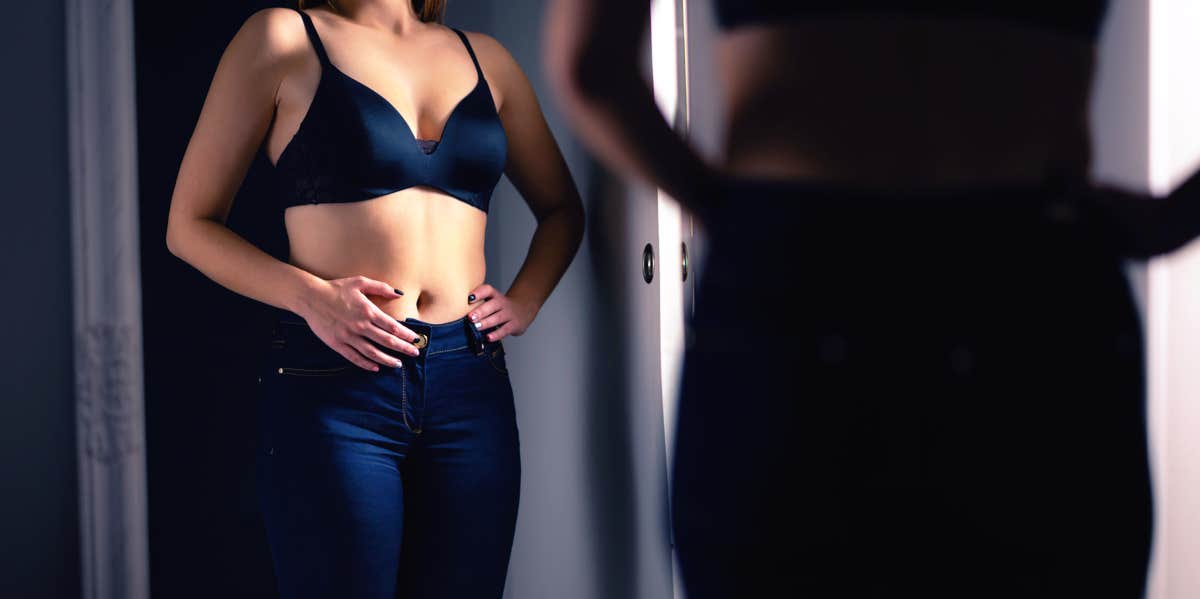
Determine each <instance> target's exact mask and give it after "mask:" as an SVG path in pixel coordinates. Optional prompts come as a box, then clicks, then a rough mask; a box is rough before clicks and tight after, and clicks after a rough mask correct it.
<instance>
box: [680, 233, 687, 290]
mask: <svg viewBox="0 0 1200 599" xmlns="http://www.w3.org/2000/svg"><path fill="white" fill-rule="evenodd" d="M680 245H682V246H683V260H682V262H683V263H682V265H681V267H682V268H683V280H684V282H687V266H688V265H687V242H686V241H685V242H683V243H681V244H680Z"/></svg>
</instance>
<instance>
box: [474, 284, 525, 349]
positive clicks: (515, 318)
mask: <svg viewBox="0 0 1200 599" xmlns="http://www.w3.org/2000/svg"><path fill="white" fill-rule="evenodd" d="M471 297H474V298H475V299H473V300H472V299H471ZM467 301H468V302H469V303H471V304H473V305H474V306H475V307H474V308H472V309H471V311H470V312H468V313H467V318H468V319H470V320H471V322H474V323H475V328H477V329H480V330H487V329H490V328H492V327H499V328H497V329H496V330H494V331H492V332H490V333H488V334H487V340H488V341H499V340H500V339H503V338H504V337H506V336H508V335H513V336H520V335H521V334H522V333H524V332H525V329H527V328H529V325H530V324H531V323H532V322H533V319H534V317H535V316H537V307H536V306H532V305H529V304H527V303H525V302H521V301H518V300H515V299H513V298H510V297H508V296H507V295H504V294H503V293H500V291H499V290H497V289H496V288H495V287H492V286H491V285H488V284H487V283H484V284H482V285H480V286H479V287H476V288H475V290H474V291H472V292H471V296H469V297H468V298H467Z"/></svg>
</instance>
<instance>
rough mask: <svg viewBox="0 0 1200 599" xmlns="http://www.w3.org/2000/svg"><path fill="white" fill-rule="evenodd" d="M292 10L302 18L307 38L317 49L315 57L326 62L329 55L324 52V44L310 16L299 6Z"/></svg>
mask: <svg viewBox="0 0 1200 599" xmlns="http://www.w3.org/2000/svg"><path fill="white" fill-rule="evenodd" d="M293 10H295V11H296V12H298V13H300V18H301V19H303V20H304V30H305V31H307V32H308V39H309V41H310V42H312V45H313V49H314V50H316V51H317V58H320V59H321V63H322V64H328V63H329V56H328V55H327V54H325V45H324V44H322V43H321V36H319V35H317V28H316V27H314V26H313V22H312V17H310V16H308V13H306V12H304V11H303V10H300V9H299V8H294V7H293Z"/></svg>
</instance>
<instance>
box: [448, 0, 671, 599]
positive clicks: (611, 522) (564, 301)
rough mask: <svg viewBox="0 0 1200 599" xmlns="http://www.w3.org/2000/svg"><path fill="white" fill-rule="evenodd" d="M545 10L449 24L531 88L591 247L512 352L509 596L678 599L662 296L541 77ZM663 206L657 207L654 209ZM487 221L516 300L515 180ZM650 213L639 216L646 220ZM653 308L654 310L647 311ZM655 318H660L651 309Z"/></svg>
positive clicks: (504, 11)
mask: <svg viewBox="0 0 1200 599" xmlns="http://www.w3.org/2000/svg"><path fill="white" fill-rule="evenodd" d="M544 4H545V3H544V2H541V1H537V0H511V1H506V2H504V3H499V4H498V3H495V2H488V1H486V0H455V1H454V2H451V3H449V5H448V13H447V16H446V20H447V22H448V23H450V24H453V25H455V26H456V27H459V28H462V29H466V30H475V31H481V32H484V33H487V34H489V35H492V36H493V37H495V38H496V39H498V40H499V41H500V42H501V43H502V44H503V45H504V46H505V47H506V48H507V49H508V50H509V52H511V53H512V55H513V56H514V57H515V58H516V60H517V62H518V63H519V64H520V65H521V67H522V69H523V70H524V71H525V72H526V74H527V75H528V76H529V79H530V80H531V82H532V83H533V86H534V88H535V90H536V92H537V95H538V98H539V99H540V101H541V106H542V109H543V111H544V112H545V114H546V118H547V121H548V122H549V124H550V128H551V130H552V131H553V132H554V135H555V138H556V140H557V141H558V143H559V146H560V148H561V150H562V152H563V154H564V156H565V157H566V160H567V164H568V166H569V168H570V169H571V173H572V175H573V176H574V178H575V181H576V184H577V185H578V187H579V190H580V193H581V194H582V195H583V197H584V203H585V205H586V206H587V212H588V233H587V237H586V238H585V240H584V244H583V247H582V248H581V249H580V252H579V254H578V256H577V257H576V258H575V261H574V263H573V264H572V266H571V268H570V269H569V270H568V271H567V274H566V276H565V277H564V278H563V280H562V282H561V283H560V284H559V286H558V288H557V289H556V290H555V292H554V295H553V296H551V298H550V300H549V301H548V302H547V303H546V305H545V306H544V307H543V308H542V311H541V313H540V315H539V316H538V319H537V321H536V322H535V323H534V325H533V326H532V327H531V328H530V330H529V331H528V332H527V333H526V334H525V335H523V336H521V337H515V338H510V339H508V340H506V341H505V346H506V348H507V349H508V352H509V365H510V372H511V373H512V379H513V386H514V388H515V390H516V394H517V416H518V424H519V427H520V430H521V453H522V464H523V468H524V472H523V480H522V489H521V508H520V513H519V515H518V522H517V535H516V540H515V542H514V547H513V559H512V563H511V566H510V568H509V581H508V588H507V593H506V597H509V598H518V597H519V598H520V599H542V598H545V599H556V598H559V597H570V598H572V599H588V598H593V597H594V598H604V599H608V598H613V597H620V598H622V599H625V598H629V599H637V598H646V599H651V598H660V597H661V598H665V597H669V596H671V586H670V584H671V578H670V577H671V570H670V558H669V553H668V547H667V545H666V542H667V536H666V535H667V531H666V512H665V510H666V486H665V485H666V482H665V455H664V439H663V424H662V423H663V416H662V405H661V403H660V401H659V399H658V394H657V388H658V387H657V385H658V384H659V381H658V379H657V377H656V376H655V375H654V374H653V373H650V372H649V370H647V369H646V368H644V366H645V365H646V363H647V361H649V360H654V363H653V370H654V372H657V368H658V364H657V355H655V354H656V353H657V343H656V342H654V340H653V338H655V337H657V320H656V319H657V317H656V311H657V304H656V303H653V302H655V301H656V300H655V298H656V297H657V295H656V294H655V289H654V288H653V287H652V286H647V285H646V284H645V283H643V282H642V280H641V270H640V259H641V246H642V244H644V241H640V240H641V239H642V238H643V237H645V236H649V238H650V239H653V234H654V231H655V229H654V226H655V225H654V223H653V222H644V221H642V220H640V219H639V218H638V215H640V214H642V210H641V209H640V208H644V207H645V205H641V204H637V203H638V202H653V201H654V200H653V198H654V196H653V193H652V192H651V191H650V190H647V189H626V188H623V187H622V185H620V184H618V183H617V181H616V180H615V179H614V178H613V177H611V176H610V175H609V174H608V173H606V172H604V171H603V170H602V169H601V168H600V167H598V166H597V165H596V164H595V163H594V162H593V161H592V160H591V159H590V158H589V156H588V155H587V154H586V152H585V151H584V149H583V147H582V146H581V145H580V144H579V143H578V142H577V141H576V140H575V139H574V137H573V136H572V134H571V130H570V128H569V126H568V124H567V122H566V121H565V120H564V118H563V117H562V116H561V115H560V113H559V111H558V108H557V105H556V101H555V99H554V98H553V97H552V96H551V95H550V92H549V89H548V86H547V84H546V82H545V78H544V76H543V74H542V65H541V51H540V43H541V37H542V36H541V24H542V15H543V12H544ZM648 205H650V206H653V204H648ZM491 206H492V208H491V211H490V213H489V216H488V218H489V225H488V239H487V257H488V266H489V272H488V280H489V282H491V283H492V284H495V285H497V286H498V287H500V288H501V289H505V288H507V285H508V284H509V283H510V282H511V280H512V277H513V276H514V275H515V274H516V272H517V269H518V268H519V267H520V265H521V262H522V261H523V260H524V257H525V254H526V251H527V249H528V244H529V238H530V236H531V235H532V234H533V230H534V221H533V219H532V217H531V215H530V213H529V211H528V209H527V208H526V207H525V205H524V203H523V201H522V200H521V198H520V196H519V194H517V192H516V190H515V189H513V187H512V186H511V184H509V183H508V181H507V179H505V180H504V181H502V182H501V184H500V186H499V187H498V188H497V190H496V193H495V195H494V197H493V200H492V204H491ZM639 207H640V208H639ZM648 302H650V303H648ZM646 306H650V307H651V308H652V310H651V311H647V310H643V309H642V308H645V307H646Z"/></svg>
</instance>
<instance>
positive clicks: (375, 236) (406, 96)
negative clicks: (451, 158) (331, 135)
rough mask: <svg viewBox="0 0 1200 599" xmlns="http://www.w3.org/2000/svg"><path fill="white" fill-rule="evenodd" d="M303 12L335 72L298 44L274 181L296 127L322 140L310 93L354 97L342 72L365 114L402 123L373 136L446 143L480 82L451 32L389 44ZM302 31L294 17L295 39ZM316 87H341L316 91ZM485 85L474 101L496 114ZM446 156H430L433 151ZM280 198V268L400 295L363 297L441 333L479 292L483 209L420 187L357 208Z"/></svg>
mask: <svg viewBox="0 0 1200 599" xmlns="http://www.w3.org/2000/svg"><path fill="white" fill-rule="evenodd" d="M305 12H306V13H307V14H308V15H310V18H311V19H312V21H313V23H314V26H315V28H316V30H317V31H318V32H319V33H317V35H319V41H320V42H321V43H322V49H323V50H324V52H325V53H326V55H327V57H328V61H331V62H332V63H333V64H334V65H335V67H334V68H336V70H337V71H341V73H337V72H334V68H330V67H328V66H327V64H328V63H324V62H323V60H322V58H321V57H320V56H319V55H318V54H317V53H316V51H315V47H314V46H313V45H311V44H313V42H312V41H311V40H310V39H309V38H307V37H303V38H301V40H302V41H303V43H304V44H305V45H306V46H307V47H306V51H304V52H301V53H299V54H300V55H299V56H298V58H297V59H296V60H295V61H294V62H295V64H294V68H293V70H292V71H291V72H289V74H288V75H287V76H285V78H284V80H283V82H282V83H281V85H280V88H279V91H278V103H277V106H276V116H275V120H274V121H273V123H272V127H271V129H270V130H269V131H268V134H267V141H266V146H265V152H266V155H267V158H268V160H269V161H270V162H271V164H272V165H276V167H277V170H278V164H279V160H280V157H281V156H282V155H284V154H285V151H286V152H288V153H291V152H292V148H290V147H289V146H290V145H292V144H294V143H296V139H298V136H297V133H298V131H300V130H301V129H300V127H301V124H302V123H304V127H305V128H310V129H319V126H313V125H310V124H309V123H306V122H305V120H306V118H307V119H312V118H314V117H317V116H321V117H325V116H327V114H326V113H318V112H315V111H313V107H315V106H318V101H317V94H318V91H319V93H321V94H328V95H335V94H339V93H342V92H343V91H344V90H345V88H347V87H349V86H350V85H355V86H357V84H354V83H353V82H350V83H347V79H346V78H345V77H342V76H341V75H342V73H344V75H345V76H348V77H349V78H352V79H353V80H355V81H357V82H361V84H362V86H365V87H366V88H370V90H371V91H365V88H363V87H361V86H359V89H357V90H355V93H358V94H360V98H365V99H369V100H371V101H372V102H374V105H373V106H371V107H372V108H373V109H375V110H378V111H382V113H386V114H387V115H388V116H389V117H397V118H398V117H401V116H402V117H403V118H404V123H401V122H400V121H399V120H396V118H391V119H390V120H387V121H384V120H381V119H379V118H376V120H375V123H376V124H378V125H379V126H378V127H375V128H377V129H381V131H375V132H373V133H372V135H376V136H379V135H384V136H387V135H391V134H393V133H394V134H395V135H397V136H401V137H403V138H404V139H403V140H402V141H404V142H415V141H417V140H423V139H439V138H441V139H442V140H443V141H445V138H446V137H447V130H448V129H449V125H450V120H449V117H450V116H453V113H454V112H455V111H456V110H458V108H459V103H461V101H462V100H463V99H464V98H466V97H467V96H466V95H465V94H468V93H471V92H468V90H472V89H473V88H472V85H474V84H476V82H477V75H476V69H475V67H474V65H473V63H472V60H471V58H470V56H469V54H468V50H466V49H465V48H464V44H463V42H462V41H460V40H459V39H457V37H456V36H455V34H454V33H452V32H450V31H448V30H445V29H444V28H440V26H434V25H426V26H425V27H428V28H427V29H417V30H415V31H413V32H410V33H406V34H405V35H403V36H400V38H401V39H398V36H397V35H395V34H390V33H384V32H379V31H376V30H372V29H370V28H367V27H363V26H358V25H355V24H353V23H350V22H348V21H346V20H345V19H342V18H341V17H337V16H333V15H330V14H328V12H327V11H324V10H308V11H305ZM300 27H301V25H300V19H299V18H298V19H297V31H300ZM301 35H304V34H303V33H301ZM322 77H328V81H327V82H326V83H331V82H334V81H337V82H338V85H340V86H341V87H340V88H337V89H336V91H334V88H333V87H327V88H323V89H320V90H319V89H318V88H319V85H322V82H321V79H322ZM484 85H486V86H487V88H486V89H483V88H481V89H480V90H475V91H480V93H482V94H483V97H485V98H493V97H494V98H495V102H496V106H489V109H497V110H498V106H499V103H500V98H499V95H498V94H494V92H492V89H494V88H493V87H492V86H490V85H488V82H487V81H486V80H485V81H484ZM372 91H373V92H374V93H371V92H372ZM375 94H378V95H377V96H376V95H375ZM493 94H494V95H493ZM328 97H329V96H321V98H320V101H321V102H328V103H330V105H331V106H332V105H337V106H339V107H340V106H341V105H339V104H337V102H336V101H332V100H329V99H327V98H328ZM480 101H481V102H482V100H480ZM487 101H488V102H491V101H492V100H490V99H489V100H487ZM388 104H391V105H392V107H391V108H389V107H388V106H387V105H388ZM321 108H323V109H324V110H326V111H330V110H332V109H330V108H328V107H324V106H323V107H321ZM310 111H313V112H312V114H310ZM404 124H407V125H408V129H409V131H407V132H406V131H405V130H404V129H405V128H404V126H403V125H404ZM373 127H374V125H373ZM458 127H460V128H461V125H458ZM383 129H386V130H383ZM439 131H440V132H441V133H440V134H439ZM309 135H310V137H311V136H312V135H311V134H309ZM317 138H318V139H320V136H319V135H318V136H317ZM412 138H416V139H412ZM314 143H315V142H314ZM438 145H439V146H444V144H443V143H441V142H439V144H438ZM443 149H446V148H444V147H437V148H435V150H434V152H435V153H436V152H438V151H441V150H443ZM335 150H336V148H335ZM435 156H436V154H435ZM292 162H297V161H296V160H292ZM300 162H302V161H300ZM289 166H290V165H289ZM301 172H302V171H301ZM280 199H281V200H283V201H284V203H285V206H286V207H285V209H284V224H285V227H286V230H287V236H288V246H289V255H288V262H289V263H291V264H294V265H296V266H298V267H300V268H302V269H304V270H306V271H308V272H311V273H312V274H314V275H317V276H319V277H321V278H324V279H336V278H341V277H349V276H354V275H363V276H367V277H370V278H373V279H378V280H381V281H384V282H386V283H388V284H390V285H392V286H394V287H395V288H398V289H400V290H401V291H403V292H404V295H403V296H401V297H382V296H367V297H368V298H369V299H370V300H371V301H373V302H374V303H375V304H377V305H378V306H379V307H380V308H381V309H382V310H383V311H385V312H386V313H388V314H390V315H392V316H394V317H396V318H397V319H400V320H403V319H404V318H406V317H413V318H418V319H421V320H424V321H426V322H434V323H439V322H447V321H451V320H455V319H457V318H460V317H462V316H463V315H464V314H466V312H467V311H468V310H469V308H470V306H469V304H468V302H467V296H468V294H470V293H471V291H472V290H474V289H475V288H476V287H477V286H478V285H479V284H480V283H482V282H483V281H484V277H485V273H486V264H485V259H484V249H483V243H484V232H485V229H486V222H487V213H486V211H485V210H486V206H485V207H484V210H481V209H480V208H479V207H477V206H473V205H471V204H470V203H468V202H465V201H462V200H460V199H458V198H456V197H452V196H450V195H448V194H447V193H445V192H443V191H441V190H439V189H436V188H434V187H431V186H426V185H416V186H412V187H407V188H404V189H399V190H396V191H393V192H389V193H383V194H380V195H378V196H374V197H370V198H368V199H361V198H356V200H359V199H361V201H348V200H345V199H344V198H333V197H330V198H327V200H328V201H322V202H320V203H316V204H311V205H309V204H306V203H304V202H301V201H298V200H296V199H294V198H292V197H287V196H284V197H281V198H280Z"/></svg>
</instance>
